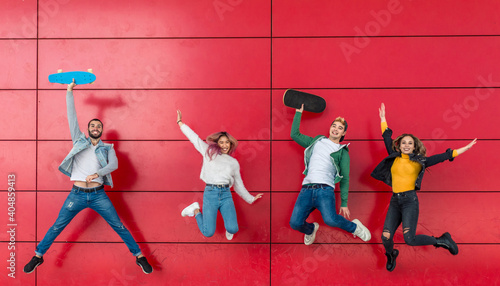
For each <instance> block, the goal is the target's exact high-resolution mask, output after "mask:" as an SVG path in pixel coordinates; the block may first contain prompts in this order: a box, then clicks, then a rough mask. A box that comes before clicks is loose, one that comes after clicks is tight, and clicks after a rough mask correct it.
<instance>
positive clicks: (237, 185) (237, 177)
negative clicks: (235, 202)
mask: <svg viewBox="0 0 500 286" xmlns="http://www.w3.org/2000/svg"><path fill="white" fill-rule="evenodd" d="M233 177H234V191H235V192H236V193H237V194H238V195H239V196H240V197H241V198H242V199H244V200H245V201H246V202H247V203H249V204H253V203H254V202H255V201H256V200H258V199H260V198H262V196H263V195H264V194H263V193H259V194H257V195H256V196H255V197H254V196H252V195H251V194H250V193H249V192H248V190H247V189H246V188H245V186H244V185H243V180H242V179H241V174H240V165H239V164H237V165H236V169H235V170H234V174H233Z"/></svg>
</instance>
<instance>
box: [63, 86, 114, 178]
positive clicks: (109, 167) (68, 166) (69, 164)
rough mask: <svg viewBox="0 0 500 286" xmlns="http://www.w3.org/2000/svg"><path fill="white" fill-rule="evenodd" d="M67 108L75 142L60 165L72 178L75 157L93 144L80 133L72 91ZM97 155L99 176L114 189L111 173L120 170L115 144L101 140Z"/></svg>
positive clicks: (67, 98) (67, 95) (64, 172)
mask: <svg viewBox="0 0 500 286" xmlns="http://www.w3.org/2000/svg"><path fill="white" fill-rule="evenodd" d="M66 108H67V112H68V123H69V129H70V132H71V140H72V141H73V148H72V149H71V151H70V152H69V154H68V155H67V156H66V158H64V160H63V161H62V163H61V165H59V171H61V172H62V173H63V174H65V175H66V176H69V177H71V171H72V169H73V159H74V157H75V155H76V154H78V153H79V152H81V151H83V150H85V149H87V148H89V147H90V145H91V144H92V143H91V141H90V138H88V137H85V134H84V133H83V132H81V131H80V127H79V125H78V119H77V117H76V109H75V99H74V97H73V92H72V91H68V92H67V93H66ZM95 153H96V156H97V160H98V161H99V164H100V165H101V169H99V170H98V171H97V174H98V175H99V176H100V177H103V179H104V184H105V185H108V186H111V187H113V180H112V179H111V172H113V171H114V170H116V169H118V158H117V157H116V153H115V149H114V148H113V144H108V143H104V142H102V141H101V140H99V143H98V144H97V148H96V150H95ZM89 175H90V174H89Z"/></svg>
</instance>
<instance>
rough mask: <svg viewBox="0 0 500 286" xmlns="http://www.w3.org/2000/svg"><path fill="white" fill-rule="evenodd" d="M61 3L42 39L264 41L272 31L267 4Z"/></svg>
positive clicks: (45, 0) (259, 0) (54, 9)
mask: <svg viewBox="0 0 500 286" xmlns="http://www.w3.org/2000/svg"><path fill="white" fill-rule="evenodd" d="M48 2H51V1H50V0H43V1H40V5H41V6H42V7H43V6H44V4H45V5H47V4H48ZM52 2H55V1H52ZM61 2H64V3H61V4H58V3H57V4H58V5H53V6H54V7H51V9H50V10H49V9H47V10H49V11H50V12H51V15H50V17H48V20H47V21H46V24H45V25H43V26H41V27H40V37H42V38H61V37H63V38H95V37H98V38H111V37H112V38H127V37H147V38H158V37H235V36H236V37H264V36H269V34H270V31H271V28H270V17H269V16H270V9H271V5H270V3H269V1H267V0H256V1H225V0H222V1H210V0H197V1H190V2H186V1H181V0H173V1H172V0H171V1H153V0H147V1H138V0H126V1H121V2H120V5H117V3H115V2H113V1H104V2H103V1H98V0H92V1H87V2H77V1H61ZM89 7H92V8H91V9H89ZM74 11H79V13H74ZM88 19H92V21H89V20H88ZM68 23H71V25H68ZM249 27H251V29H249Z"/></svg>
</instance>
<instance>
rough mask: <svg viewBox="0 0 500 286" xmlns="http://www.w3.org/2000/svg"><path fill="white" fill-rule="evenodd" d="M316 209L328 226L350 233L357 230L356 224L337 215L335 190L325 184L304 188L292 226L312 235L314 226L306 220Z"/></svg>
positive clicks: (293, 216) (293, 214)
mask: <svg viewBox="0 0 500 286" xmlns="http://www.w3.org/2000/svg"><path fill="white" fill-rule="evenodd" d="M315 209H318V210H319V211H320V213H321V216H322V217H323V221H324V222H325V223H326V224H327V225H328V226H331V227H338V228H341V229H343V230H345V231H347V232H350V233H353V232H354V231H355V230H356V224H355V223H353V222H350V221H348V220H347V219H345V218H344V217H343V216H341V215H339V214H337V210H336V208H335V195H334V193H333V188H332V187H331V186H328V185H324V184H313V185H304V186H302V189H301V190H300V193H299V196H298V197H297V201H296V202H295V207H294V208H293V212H292V217H291V218H290V226H291V227H292V228H293V229H294V230H298V231H300V232H302V233H304V234H307V235H310V234H312V233H313V231H314V224H312V223H308V222H306V219H307V217H309V215H310V214H311V212H312V211H313V210H315Z"/></svg>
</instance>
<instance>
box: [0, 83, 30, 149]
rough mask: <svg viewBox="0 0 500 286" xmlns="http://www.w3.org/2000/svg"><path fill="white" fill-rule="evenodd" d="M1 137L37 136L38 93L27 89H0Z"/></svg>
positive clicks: (22, 137) (21, 137)
mask: <svg viewBox="0 0 500 286" xmlns="http://www.w3.org/2000/svg"><path fill="white" fill-rule="evenodd" d="M0 101H1V102H2V104H0V122H3V123H4V124H2V125H3V126H2V132H1V133H0V139H25V140H26V139H35V138H36V93H35V91H26V90H2V91H0Z"/></svg>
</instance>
